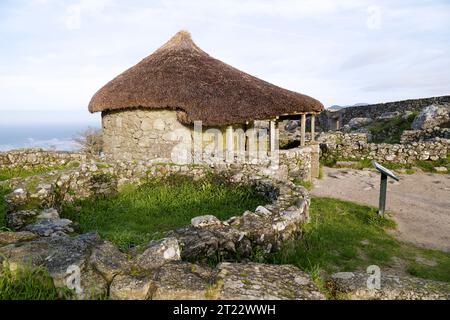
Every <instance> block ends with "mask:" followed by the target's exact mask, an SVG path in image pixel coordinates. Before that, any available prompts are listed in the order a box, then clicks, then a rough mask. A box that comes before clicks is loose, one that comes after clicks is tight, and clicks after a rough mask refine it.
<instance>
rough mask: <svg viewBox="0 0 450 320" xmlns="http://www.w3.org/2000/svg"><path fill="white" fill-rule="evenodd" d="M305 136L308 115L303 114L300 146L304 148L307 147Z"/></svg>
mask: <svg viewBox="0 0 450 320" xmlns="http://www.w3.org/2000/svg"><path fill="white" fill-rule="evenodd" d="M305 134H306V114H304V113H303V114H302V118H301V136H300V145H301V146H302V147H303V146H304V145H305Z"/></svg>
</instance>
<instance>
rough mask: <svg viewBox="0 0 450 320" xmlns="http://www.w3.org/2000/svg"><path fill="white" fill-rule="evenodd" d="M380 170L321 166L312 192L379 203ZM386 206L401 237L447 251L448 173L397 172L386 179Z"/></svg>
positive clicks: (449, 222)
mask: <svg viewBox="0 0 450 320" xmlns="http://www.w3.org/2000/svg"><path fill="white" fill-rule="evenodd" d="M379 184H380V175H379V173H377V172H375V171H373V170H369V169H365V170H355V169H334V168H327V167H325V168H324V178H323V179H322V180H316V181H315V182H314V189H313V190H312V195H313V196H320V197H333V198H339V199H343V200H350V201H354V202H359V203H363V204H368V205H372V206H376V207H377V206H378V197H379ZM386 205H387V210H388V211H390V212H391V213H392V214H393V218H394V219H395V221H396V222H397V224H398V228H397V231H396V233H397V234H396V235H397V236H398V237H399V239H401V240H405V241H408V242H412V243H414V244H417V245H420V246H424V247H428V248H433V249H440V250H443V251H447V252H450V175H448V174H432V173H423V172H416V173H415V174H412V175H408V174H400V181H399V182H396V181H393V180H392V179H390V181H389V183H388V194H387V204H386Z"/></svg>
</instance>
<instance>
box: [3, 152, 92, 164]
mask: <svg viewBox="0 0 450 320" xmlns="http://www.w3.org/2000/svg"><path fill="white" fill-rule="evenodd" d="M87 159H88V156H87V155H86V154H83V153H79V152H64V151H45V150H42V149H22V150H12V151H7V152H0V168H2V167H9V168H13V167H22V168H27V167H33V166H47V167H51V166H59V165H65V164H68V163H70V162H74V161H77V162H83V161H86V160H87Z"/></svg>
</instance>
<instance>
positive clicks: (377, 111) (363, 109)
mask: <svg viewBox="0 0 450 320" xmlns="http://www.w3.org/2000/svg"><path fill="white" fill-rule="evenodd" d="M448 102H450V96H441V97H432V98H424V99H410V100H403V101H395V102H387V103H377V104H371V105H367V106H358V107H348V108H343V109H341V110H338V111H327V110H325V111H324V112H322V113H321V114H320V115H319V117H318V118H317V121H318V128H320V129H322V130H323V131H328V130H333V129H334V128H331V119H332V118H336V119H338V120H339V126H340V128H342V127H343V126H344V125H346V124H347V123H348V122H349V121H350V120H351V119H353V118H372V119H374V118H378V117H379V116H381V115H382V114H383V113H385V112H395V111H397V112H400V113H405V112H406V111H420V110H422V109H423V108H424V107H426V106H429V105H431V104H440V103H448Z"/></svg>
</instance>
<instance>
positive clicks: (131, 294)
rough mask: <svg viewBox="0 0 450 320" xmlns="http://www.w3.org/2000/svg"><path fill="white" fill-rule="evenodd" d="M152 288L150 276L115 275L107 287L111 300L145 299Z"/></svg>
mask: <svg viewBox="0 0 450 320" xmlns="http://www.w3.org/2000/svg"><path fill="white" fill-rule="evenodd" d="M152 290H154V284H153V280H152V279H151V278H150V276H146V275H143V276H131V275H117V276H115V277H114V279H113V281H112V283H111V286H110V288H109V296H110V298H111V299H113V300H147V299H149V298H150V297H151V295H152Z"/></svg>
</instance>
